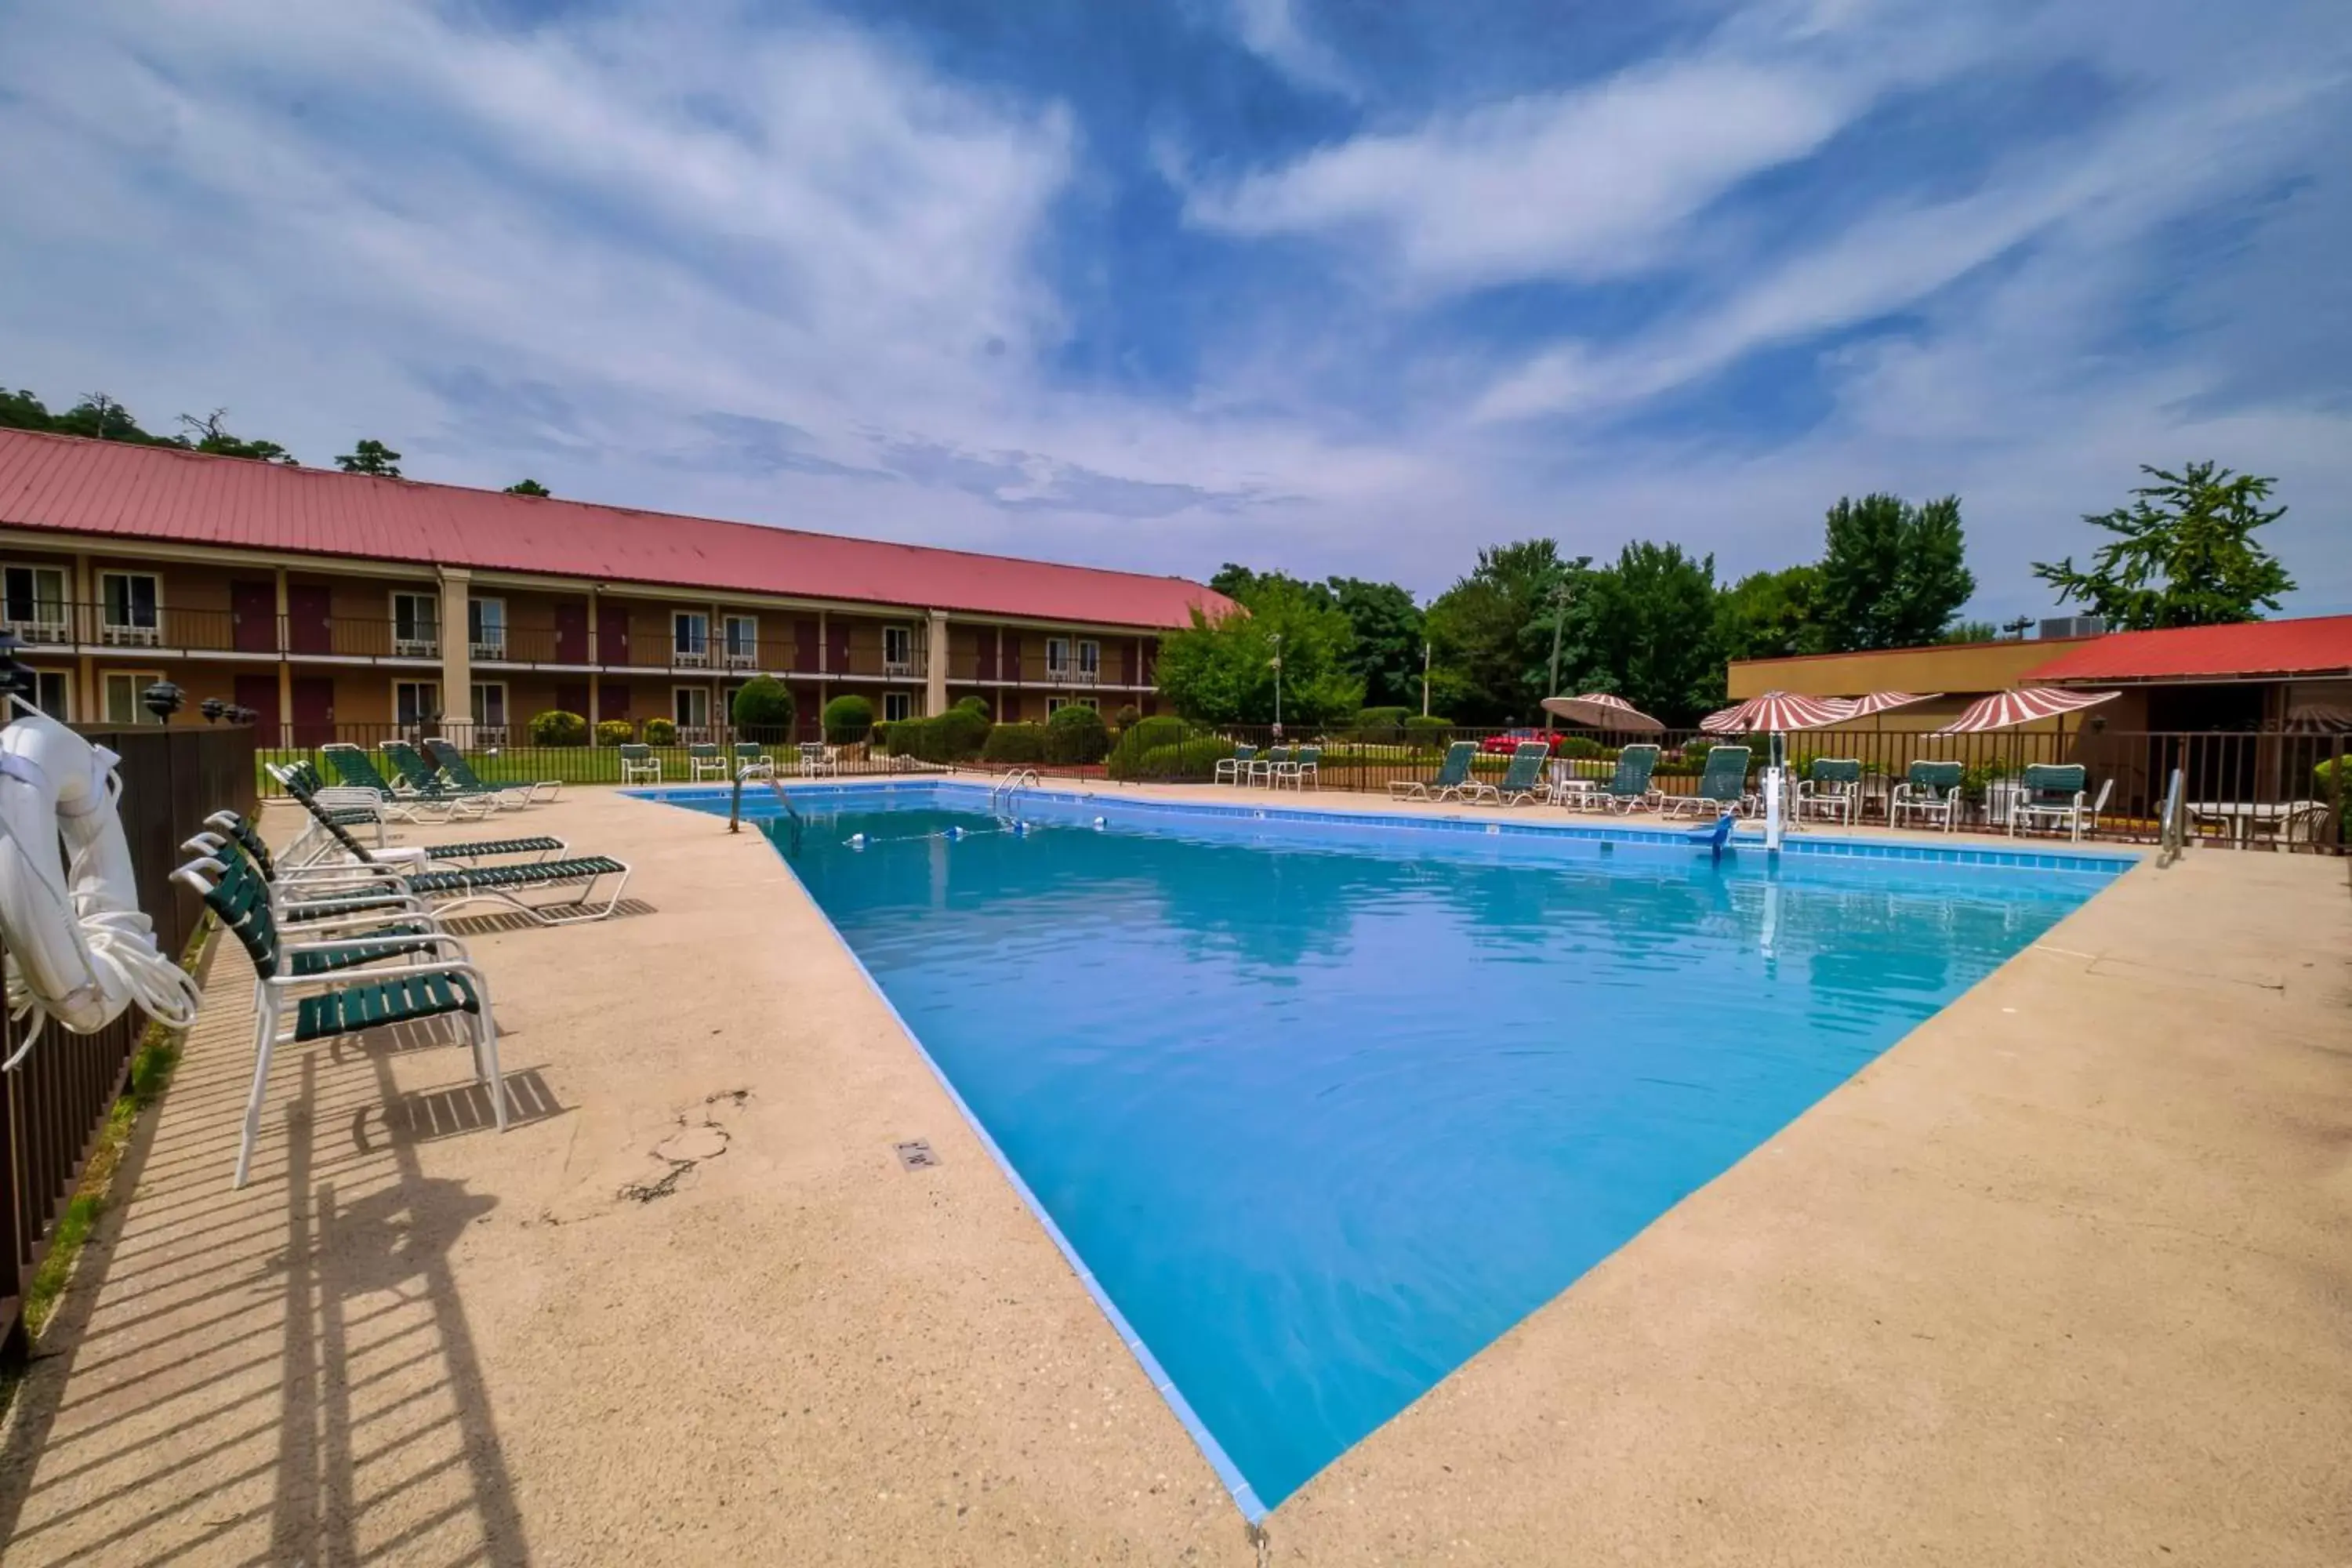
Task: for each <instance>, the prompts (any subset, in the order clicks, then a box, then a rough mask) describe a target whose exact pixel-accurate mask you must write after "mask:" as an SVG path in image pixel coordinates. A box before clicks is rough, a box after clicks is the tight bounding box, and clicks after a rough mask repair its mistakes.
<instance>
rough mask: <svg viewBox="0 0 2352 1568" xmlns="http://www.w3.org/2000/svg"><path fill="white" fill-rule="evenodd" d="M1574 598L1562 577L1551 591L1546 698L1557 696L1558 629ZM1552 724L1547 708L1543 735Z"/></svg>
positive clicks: (1563, 621)
mask: <svg viewBox="0 0 2352 1568" xmlns="http://www.w3.org/2000/svg"><path fill="white" fill-rule="evenodd" d="M1575 596H1576V590H1575V589H1573V588H1571V587H1570V586H1569V582H1568V579H1567V578H1565V577H1562V578H1561V579H1560V580H1559V584H1557V585H1556V586H1554V587H1553V589H1552V591H1551V604H1552V611H1551V684H1550V686H1549V688H1548V689H1546V690H1545V692H1544V695H1545V696H1546V697H1557V696H1559V633H1560V627H1561V626H1563V625H1565V624H1566V623H1567V620H1568V603H1569V601H1570V599H1572V598H1574V597H1575ZM1426 690H1427V687H1426V686H1425V685H1424V686H1423V691H1424V692H1426ZM1553 722H1554V719H1553V714H1552V710H1550V709H1549V708H1547V709H1545V710H1544V733H1545V734H1547V735H1549V734H1550V733H1551V731H1552V724H1553Z"/></svg>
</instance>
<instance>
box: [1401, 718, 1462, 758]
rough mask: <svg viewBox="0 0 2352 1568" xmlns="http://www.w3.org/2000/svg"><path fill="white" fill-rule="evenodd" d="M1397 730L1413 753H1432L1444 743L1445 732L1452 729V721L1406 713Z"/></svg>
mask: <svg viewBox="0 0 2352 1568" xmlns="http://www.w3.org/2000/svg"><path fill="white" fill-rule="evenodd" d="M1397 728H1398V732H1399V733H1400V734H1401V735H1402V737H1403V738H1404V739H1405V741H1406V742H1409V743H1410V744H1411V745H1412V749H1413V750H1414V751H1416V752H1433V751H1435V750H1437V748H1438V747H1439V746H1441V745H1443V744H1444V742H1445V739H1446V735H1447V732H1448V731H1451V730H1452V729H1453V728H1454V721H1453V720H1451V719H1440V718H1437V717H1435V716H1434V715H1431V716H1428V717H1424V716H1423V715H1422V714H1419V713H1408V714H1407V715H1405V718H1404V721H1403V722H1402V724H1400V725H1399V726H1398V727H1397Z"/></svg>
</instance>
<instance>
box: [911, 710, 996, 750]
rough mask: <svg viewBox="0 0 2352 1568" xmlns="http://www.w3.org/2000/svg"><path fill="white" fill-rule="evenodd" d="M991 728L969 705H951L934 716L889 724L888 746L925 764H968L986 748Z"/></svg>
mask: <svg viewBox="0 0 2352 1568" xmlns="http://www.w3.org/2000/svg"><path fill="white" fill-rule="evenodd" d="M992 728H993V726H992V725H991V724H990V723H989V721H987V719H985V718H984V717H982V715H980V714H978V713H975V712H973V711H972V710H971V709H969V708H950V709H949V710H947V711H946V712H944V713H941V714H939V715H938V716H937V717H935V718H930V719H902V720H900V721H898V723H896V724H893V725H891V726H889V742H888V743H889V749H890V751H891V752H893V753H894V754H903V755H906V756H910V757H917V758H919V759H921V760H922V761H924V762H927V763H969V762H972V761H975V760H977V759H978V758H979V756H980V754H981V753H982V752H983V751H984V750H986V748H987V745H988V736H989V731H991V730H992Z"/></svg>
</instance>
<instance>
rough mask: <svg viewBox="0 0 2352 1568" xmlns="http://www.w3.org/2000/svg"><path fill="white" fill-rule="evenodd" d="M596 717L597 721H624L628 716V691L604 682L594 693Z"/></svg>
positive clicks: (622, 687)
mask: <svg viewBox="0 0 2352 1568" xmlns="http://www.w3.org/2000/svg"><path fill="white" fill-rule="evenodd" d="M596 716H597V717H598V718H599V719H625V718H627V717H628V716H629V689H628V688H627V687H625V686H615V685H614V684H613V683H612V682H611V681H609V680H608V681H606V682H605V683H604V686H603V687H602V688H600V689H598V691H597V693H596Z"/></svg>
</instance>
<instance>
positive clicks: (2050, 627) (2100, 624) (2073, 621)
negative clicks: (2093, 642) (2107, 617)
mask: <svg viewBox="0 0 2352 1568" xmlns="http://www.w3.org/2000/svg"><path fill="white" fill-rule="evenodd" d="M2106 629H2107V623H2106V622H2105V621H2104V620H2101V619H2100V618H2099V617H2098V616H2049V617H2048V618H2046V619H2045V620H2043V621H2042V632H2041V637H2042V641H2043V642H2048V641H2049V640H2050V639H2051V638H2053V637H2097V636H2098V635H2099V634H2101V633H2102V632H2104V631H2105V630H2106Z"/></svg>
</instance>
